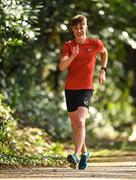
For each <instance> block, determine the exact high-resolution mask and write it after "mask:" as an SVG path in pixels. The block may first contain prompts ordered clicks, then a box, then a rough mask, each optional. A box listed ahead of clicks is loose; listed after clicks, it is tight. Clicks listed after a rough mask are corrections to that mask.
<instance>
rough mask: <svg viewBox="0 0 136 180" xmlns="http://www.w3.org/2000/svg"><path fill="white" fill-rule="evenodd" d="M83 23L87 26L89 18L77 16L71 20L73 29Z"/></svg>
mask: <svg viewBox="0 0 136 180" xmlns="http://www.w3.org/2000/svg"><path fill="white" fill-rule="evenodd" d="M82 22H85V23H86V24H87V18H86V17H85V16H83V15H76V16H74V17H73V18H72V20H71V27H73V26H76V25H77V24H80V23H82Z"/></svg>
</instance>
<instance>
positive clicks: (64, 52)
mask: <svg viewBox="0 0 136 180" xmlns="http://www.w3.org/2000/svg"><path fill="white" fill-rule="evenodd" d="M63 56H70V47H69V44H68V43H67V42H66V43H65V44H64V45H63V48H62V50H61V57H63Z"/></svg>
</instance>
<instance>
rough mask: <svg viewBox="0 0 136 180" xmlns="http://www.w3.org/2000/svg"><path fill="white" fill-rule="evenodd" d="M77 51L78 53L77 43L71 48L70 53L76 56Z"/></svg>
mask: <svg viewBox="0 0 136 180" xmlns="http://www.w3.org/2000/svg"><path fill="white" fill-rule="evenodd" d="M78 53H79V45H78V44H77V45H76V46H74V47H73V49H72V55H73V56H75V57H76V56H77V55H78Z"/></svg>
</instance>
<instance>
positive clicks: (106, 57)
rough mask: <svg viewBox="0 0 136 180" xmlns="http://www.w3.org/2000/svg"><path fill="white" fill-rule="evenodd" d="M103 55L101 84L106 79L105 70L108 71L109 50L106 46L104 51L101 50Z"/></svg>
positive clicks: (100, 75)
mask: <svg viewBox="0 0 136 180" xmlns="http://www.w3.org/2000/svg"><path fill="white" fill-rule="evenodd" d="M100 55H101V70H100V74H99V82H100V84H103V82H104V81H105V79H106V78H105V72H106V67H107V62H108V52H107V50H106V48H104V50H103V52H100Z"/></svg>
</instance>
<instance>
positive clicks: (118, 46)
mask: <svg viewBox="0 0 136 180" xmlns="http://www.w3.org/2000/svg"><path fill="white" fill-rule="evenodd" d="M62 7H65V8H62ZM79 13H81V14H84V15H86V16H87V18H88V36H91V37H96V38H101V39H102V40H103V41H104V43H105V46H106V47H107V49H108V52H109V63H108V70H107V82H106V84H105V87H104V86H102V87H100V86H99V85H98V81H97V76H98V72H99V69H100V63H99V61H98V64H97V67H96V73H95V87H96V90H95V94H94V97H93V100H92V106H93V107H92V106H91V108H90V116H89V119H93V121H91V123H90V121H88V134H89V135H90V136H91V135H92V134H94V135H95V136H97V135H98V131H99V130H100V129H102V128H103V127H112V128H113V132H115V131H116V132H117V135H116V136H115V135H114V137H116V138H119V137H121V138H124V137H125V138H126V139H127V138H128V136H129V135H130V134H131V131H132V127H131V126H132V124H133V123H134V122H135V117H136V116H135V112H136V111H135V106H134V103H135V102H136V101H135V97H136V96H135V95H136V94H135V77H136V73H135V68H136V62H135V49H136V42H135V39H136V36H135V26H136V24H135V16H136V11H135V2H133V1H125V0H120V1H119V0H110V1H104V0H96V1H90V0H86V1H85V3H84V1H83V0H81V1H80V2H79V1H76V0H74V1H67V2H66V1H64V0H60V1H56V0H53V1H48V0H46V1H43V0H39V1H37V0H33V1H32V0H31V1H26V0H16V1H15V0H12V1H11V0H9V1H5V0H2V1H1V4H0V16H1V22H0V27H1V30H0V36H1V37H2V38H1V40H0V87H1V92H2V93H3V94H4V95H5V96H6V100H7V102H8V103H9V104H10V105H11V107H13V108H14V109H16V116H17V119H19V120H18V121H19V124H21V125H29V126H37V127H40V128H43V129H45V130H46V131H47V132H48V133H50V135H51V136H53V137H54V138H57V139H65V138H69V137H70V136H71V134H70V133H71V130H70V125H69V122H68V121H67V114H66V110H65V107H64V106H65V105H64V98H63V97H64V94H63V93H62V90H63V86H64V80H65V76H66V74H65V73H60V71H59V70H58V61H59V57H60V50H61V47H62V45H63V42H64V41H66V40H68V39H70V38H72V37H71V35H70V33H69V31H68V26H69V21H68V20H69V19H70V18H71V17H73V16H74V15H75V14H79ZM128 14H131V16H128ZM128 59H129V60H128ZM23 130H25V129H23ZM101 132H102V131H101ZM18 133H22V132H21V130H20V131H19V132H18ZM125 133H126V134H125ZM115 134H116V133H115ZM101 136H102V135H101Z"/></svg>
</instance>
